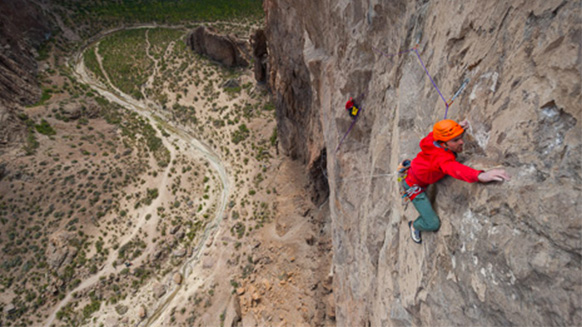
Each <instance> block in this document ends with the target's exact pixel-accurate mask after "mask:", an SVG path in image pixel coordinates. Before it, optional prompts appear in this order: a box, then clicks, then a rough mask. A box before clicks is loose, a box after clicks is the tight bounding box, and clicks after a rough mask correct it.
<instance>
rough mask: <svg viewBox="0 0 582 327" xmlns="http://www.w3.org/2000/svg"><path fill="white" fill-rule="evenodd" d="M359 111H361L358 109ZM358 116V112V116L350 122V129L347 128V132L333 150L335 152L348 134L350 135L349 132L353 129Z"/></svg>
mask: <svg viewBox="0 0 582 327" xmlns="http://www.w3.org/2000/svg"><path fill="white" fill-rule="evenodd" d="M360 110H361V109H360ZM359 116H360V113H359V112H358V115H357V116H356V118H354V121H353V122H352V124H351V125H350V128H348V131H347V132H346V133H345V134H344V137H342V140H341V141H340V142H339V144H338V145H337V148H336V149H335V152H337V151H338V150H339V148H340V146H341V145H342V143H343V142H344V140H345V139H346V136H348V134H349V133H350V131H351V130H352V128H353V127H354V125H355V124H356V120H358V117H359Z"/></svg>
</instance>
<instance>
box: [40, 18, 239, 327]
mask: <svg viewBox="0 0 582 327" xmlns="http://www.w3.org/2000/svg"><path fill="white" fill-rule="evenodd" d="M139 28H147V27H145V26H142V27H139ZM107 34H108V33H104V34H102V37H103V36H105V35H107ZM94 42H98V41H94ZM91 44H92V43H88V44H87V45H85V46H84V47H83V48H82V49H81V50H80V51H79V52H78V53H77V54H76V55H75V56H73V60H72V61H71V66H72V67H73V72H74V74H75V77H76V78H77V79H78V80H79V81H80V82H81V83H86V84H87V85H89V86H90V87H91V88H92V89H93V90H95V91H96V92H98V93H99V94H100V95H101V96H103V97H105V98H106V99H107V100H109V101H111V102H114V103H117V104H119V105H121V106H123V107H125V108H128V109H130V110H132V111H134V112H136V113H138V114H139V115H141V116H143V117H144V118H146V119H147V120H149V121H150V122H151V125H152V126H153V127H154V128H155V129H156V130H157V132H158V133H159V132H160V131H159V130H158V128H157V124H156V121H157V120H156V118H155V117H154V115H153V113H152V112H151V111H150V110H149V109H148V108H150V107H152V106H151V105H148V104H146V103H145V102H146V101H147V100H145V101H143V102H142V101H138V100H136V99H134V98H132V97H131V96H129V95H127V94H125V93H123V92H122V91H121V90H119V89H117V88H116V87H115V86H113V84H112V83H111V81H110V80H109V77H108V75H107V73H106V72H105V71H103V72H104V75H105V77H106V79H107V82H108V84H109V85H108V86H105V85H103V84H102V83H101V82H100V81H98V80H95V79H93V78H92V75H91V74H89V73H88V72H87V69H86V67H85V64H84V62H83V52H84V51H85V49H87V48H88V47H89V46H90V45H91ZM148 46H149V42H148ZM148 50H149V47H148ZM148 55H149V51H148ZM98 61H99V63H100V64H101V58H99V57H98ZM156 67H157V62H156ZM148 102H149V101H148ZM156 107H157V106H156ZM161 118H162V120H163V123H164V124H166V125H167V127H169V128H167V132H168V133H169V134H170V135H171V136H170V137H169V138H163V139H162V141H163V144H164V146H165V147H166V148H167V149H168V150H169V151H170V156H171V158H175V157H176V156H177V151H176V149H175V148H174V146H173V145H172V144H171V143H170V141H169V139H174V138H177V139H178V140H180V141H181V142H183V143H185V144H186V145H188V146H187V147H180V148H181V149H185V150H183V151H181V153H182V154H184V155H186V156H188V157H191V158H192V159H200V158H202V159H204V160H206V161H208V162H209V164H210V166H212V168H213V169H214V170H215V171H216V173H217V174H218V177H219V179H220V182H221V184H222V192H221V196H220V199H219V201H218V203H219V205H218V207H217V210H216V214H215V218H214V220H213V221H212V222H211V223H209V224H208V226H207V227H206V229H205V231H204V234H203V236H202V238H201V239H200V241H199V243H198V245H197V246H196V248H195V249H194V251H193V254H192V256H191V257H190V258H189V259H188V260H186V262H185V263H184V264H183V266H182V268H181V269H180V270H181V272H182V274H183V275H184V277H187V276H188V275H189V274H190V273H191V272H192V267H193V265H194V264H195V263H196V262H198V260H199V258H200V253H201V250H202V248H203V246H204V244H206V242H207V241H208V239H209V237H210V235H211V234H212V233H213V232H214V231H215V229H216V228H217V226H218V225H219V224H220V222H221V221H222V218H223V214H224V210H225V208H226V203H227V199H228V195H229V192H230V183H229V179H228V175H227V173H226V169H225V168H224V165H223V164H222V161H221V159H220V157H219V156H218V155H217V154H216V153H215V152H214V151H213V150H212V149H211V148H210V147H209V146H207V145H206V144H204V143H203V142H201V141H199V140H197V139H195V138H194V137H192V135H191V134H190V132H189V131H188V130H187V129H186V128H185V127H183V126H177V125H174V124H173V123H172V122H171V121H170V119H169V118H167V117H163V116H162V117H161ZM168 173H169V167H168V168H166V170H165V171H164V175H163V178H162V181H161V182H160V186H159V188H160V189H161V190H165V189H166V186H167V185H169V183H170V179H169V177H168ZM162 200H163V197H162V196H160V197H158V198H157V199H156V200H154V202H152V204H151V205H149V206H147V207H144V208H142V209H140V210H139V211H138V212H137V214H138V217H139V218H138V219H139V220H138V221H137V223H136V224H135V225H134V226H135V227H134V228H133V230H132V232H131V233H129V234H126V235H124V237H123V238H121V239H120V243H125V242H127V241H129V240H131V239H132V238H133V237H135V235H137V233H138V232H139V230H140V229H141V228H142V227H143V226H144V225H145V223H146V218H145V217H146V215H147V214H148V213H154V211H155V208H157V207H158V206H159V205H160V204H161V202H162ZM116 255H117V253H115V252H112V253H111V254H110V255H109V257H108V258H107V261H106V263H105V265H104V267H103V269H101V270H100V271H99V272H98V273H96V274H94V275H92V276H91V277H89V278H88V279H86V280H84V281H83V282H82V283H81V284H80V285H79V286H78V287H76V288H75V289H74V292H79V291H82V290H84V289H87V288H89V287H91V286H93V285H95V284H96V283H97V282H98V281H99V280H100V278H101V277H102V276H107V275H109V274H110V273H113V272H115V270H116V268H114V267H113V265H112V263H113V261H114V260H115V258H116ZM181 288H182V285H179V286H177V287H176V289H175V290H174V291H173V292H171V293H170V294H169V295H168V296H166V298H165V299H163V301H162V303H161V304H160V305H159V306H158V308H156V310H155V311H154V313H153V314H152V315H151V316H150V318H149V320H147V322H146V324H147V325H149V324H151V323H152V322H153V321H155V319H156V318H157V317H159V315H160V314H161V313H162V312H163V311H164V310H165V308H167V307H168V305H169V304H171V302H172V300H173V299H174V297H175V295H176V294H177V293H178V292H179V291H180V289H181ZM72 293H73V292H69V293H68V294H67V295H66V296H65V298H64V299H63V300H62V301H61V302H60V303H59V304H58V305H57V306H56V307H55V309H54V310H53V312H52V313H51V315H50V316H49V318H48V319H47V322H46V324H45V326H51V325H52V324H53V323H54V320H55V318H56V314H57V312H59V311H60V310H61V309H62V308H63V307H64V306H66V305H67V304H68V303H69V302H70V301H71V298H72Z"/></svg>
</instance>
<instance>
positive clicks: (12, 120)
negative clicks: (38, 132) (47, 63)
mask: <svg viewBox="0 0 582 327" xmlns="http://www.w3.org/2000/svg"><path fill="white" fill-rule="evenodd" d="M48 33H50V28H49V24H48V19H47V17H46V16H45V14H44V13H43V12H42V10H41V9H40V7H38V6H36V5H34V4H33V3H32V2H31V1H26V0H2V1H0V49H1V50H0V126H2V128H1V129H0V147H1V146H3V145H7V144H10V143H11V142H13V141H16V140H18V139H20V138H22V137H23V134H24V125H23V123H22V121H20V120H19V119H18V118H17V117H16V116H17V114H16V111H17V108H19V107H20V106H23V105H27V104H32V103H34V102H36V101H37V100H38V99H39V98H40V93H41V91H40V88H39V86H38V82H37V80H36V74H37V70H38V67H37V62H36V59H35V57H36V55H37V51H36V48H38V47H39V46H40V45H41V43H42V42H43V41H45V40H46V38H47V37H48V35H49V34H48Z"/></svg>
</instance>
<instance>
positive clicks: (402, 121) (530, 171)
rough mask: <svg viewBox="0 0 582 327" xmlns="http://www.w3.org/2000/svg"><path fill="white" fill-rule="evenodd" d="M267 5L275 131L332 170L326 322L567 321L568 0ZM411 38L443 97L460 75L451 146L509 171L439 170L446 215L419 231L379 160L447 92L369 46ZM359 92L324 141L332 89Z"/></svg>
mask: <svg viewBox="0 0 582 327" xmlns="http://www.w3.org/2000/svg"><path fill="white" fill-rule="evenodd" d="M264 5H265V9H266V12H267V19H266V25H267V26H266V34H267V41H268V45H269V56H270V57H269V65H268V66H269V67H270V70H271V72H270V73H269V84H270V86H271V88H272V90H273V93H274V97H275V100H276V101H275V102H276V105H277V119H278V127H279V135H280V139H281V147H282V148H283V150H284V151H285V153H287V154H288V155H290V156H292V157H293V158H297V159H299V160H302V161H303V162H305V163H306V165H307V168H306V169H307V170H309V172H310V174H311V176H316V177H315V178H319V179H322V178H323V179H325V178H327V182H328V183H329V194H330V195H329V205H330V211H331V215H332V237H333V251H334V260H333V265H334V290H333V291H334V294H335V301H336V318H337V324H338V325H339V326H364V325H365V326H368V325H372V326H384V325H395V326H411V325H413V326H416V325H428V326H437V325H438V326H442V325H575V324H579V323H580V321H582V306H581V302H582V299H581V294H582V292H581V290H582V274H581V270H580V269H581V267H580V266H581V259H582V252H581V250H582V246H581V245H582V244H581V236H582V235H581V227H582V226H581V225H582V220H581V217H580V214H579V212H580V211H581V209H582V206H581V203H582V197H581V187H580V185H581V183H582V177H581V176H582V171H581V170H582V168H581V162H580V160H581V158H582V141H581V140H582V128H581V118H582V117H581V116H582V107H581V105H580V103H582V101H581V100H582V99H581V96H580V91H581V78H580V76H581V71H582V68H581V65H582V53H581V52H582V50H581V46H580V43H581V40H582V27H581V17H582V12H581V2H580V1H555V0H548V1H523V0H522V1H511V2H505V1H496V2H493V1H477V0H468V1H430V2H428V1H405V0H396V1H379V0H370V1H363V0H355V1H348V0H339V1H337V0H333V1H332V0H321V1H307V0H265V4H264ZM417 44H418V48H417V49H418V53H419V54H420V56H421V58H422V61H423V62H424V64H425V65H426V68H427V69H428V71H429V72H430V73H431V75H432V77H433V80H434V82H435V83H436V84H437V85H438V86H439V88H440V90H441V91H442V93H443V97H446V98H447V100H448V99H449V98H450V97H451V96H452V95H453V94H454V93H455V92H456V91H457V90H458V89H459V87H460V86H461V84H462V83H463V81H465V80H467V79H468V81H469V82H468V84H467V87H466V88H465V90H464V91H463V92H462V93H461V95H460V96H459V97H458V98H457V99H456V101H455V102H454V104H453V105H452V106H451V107H450V109H449V111H448V118H451V119H456V120H461V119H464V118H468V119H469V120H470V121H471V123H472V128H471V129H470V130H469V131H468V133H467V137H466V141H467V144H466V146H465V152H464V153H463V155H462V156H461V157H460V160H461V161H462V162H464V163H465V164H468V165H470V166H473V167H475V168H481V169H487V168H492V167H496V166H503V167H506V168H507V170H508V171H509V173H510V174H511V175H512V176H513V179H512V180H511V181H509V182H505V183H495V184H468V183H465V182H462V181H458V180H454V179H452V178H445V179H444V180H442V181H441V182H439V183H437V184H436V185H435V186H434V187H433V188H432V190H431V194H432V196H433V198H434V203H435V204H434V207H435V210H436V211H437V213H438V214H439V216H440V218H441V220H442V226H441V229H440V230H439V231H438V232H437V233H425V234H424V237H423V244H422V245H417V244H414V243H413V242H412V241H411V240H410V236H409V232H408V227H407V222H408V221H409V220H413V219H415V218H416V216H417V213H416V211H415V209H414V208H413V207H412V206H409V207H408V208H406V209H404V208H403V207H402V206H401V204H400V197H399V194H398V188H397V185H396V182H395V180H394V177H393V176H388V175H390V174H391V173H393V171H394V170H395V167H396V166H397V164H398V162H399V161H401V160H402V159H404V158H413V157H414V156H415V155H416V153H417V152H418V151H419V147H418V142H419V140H420V139H421V138H422V137H424V136H425V135H426V134H427V133H428V132H429V131H430V130H431V126H432V124H433V123H434V122H436V121H438V120H439V119H442V117H443V116H444V114H445V105H444V101H443V100H442V99H441V97H440V96H439V94H438V93H437V91H436V90H435V88H434V87H433V85H432V83H431V81H430V80H429V78H428V77H427V76H426V75H425V72H424V69H423V67H422V65H421V63H420V62H419V60H418V59H417V57H416V55H415V54H414V52H409V53H406V54H402V55H397V56H393V57H391V58H388V57H386V56H383V55H381V54H380V52H378V51H376V50H374V47H375V48H376V49H378V50H380V51H383V52H385V53H388V54H391V53H397V52H399V51H403V50H408V49H411V48H413V47H415V46H416V45H417ZM360 94H363V101H362V107H363V111H362V113H361V115H360V117H359V120H358V122H357V124H355V126H354V128H353V129H352V131H351V132H350V134H349V135H348V136H347V138H346V140H345V141H344V143H343V144H342V146H341V147H340V148H339V150H338V151H336V147H337V146H338V143H339V141H340V139H341V138H342V136H343V135H344V133H345V132H346V131H347V130H348V128H349V126H350V124H351V119H350V118H349V117H348V115H347V114H346V113H345V112H344V110H343V105H344V103H345V101H346V100H347V98H348V97H349V96H354V97H355V96H358V95H360ZM322 162H323V163H324V167H322V168H318V166H320V165H321V163H322ZM317 169H320V170H321V172H322V173H321V174H314V173H313V172H314V170H317ZM322 176H323V177H322ZM324 182H325V181H324ZM317 183H320V184H321V180H320V181H318V182H317V181H316V184H317ZM314 189H315V190H317V189H318V188H314Z"/></svg>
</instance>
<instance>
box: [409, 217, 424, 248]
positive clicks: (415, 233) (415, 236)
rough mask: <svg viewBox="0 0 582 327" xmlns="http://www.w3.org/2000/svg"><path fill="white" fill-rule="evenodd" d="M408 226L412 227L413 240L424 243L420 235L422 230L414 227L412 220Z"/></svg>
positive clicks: (411, 235)
mask: <svg viewBox="0 0 582 327" xmlns="http://www.w3.org/2000/svg"><path fill="white" fill-rule="evenodd" d="M408 228H409V229H410V237H412V240H413V241H414V243H418V244H420V243H422V237H420V231H419V230H415V229H413V228H412V221H409V222H408Z"/></svg>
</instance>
